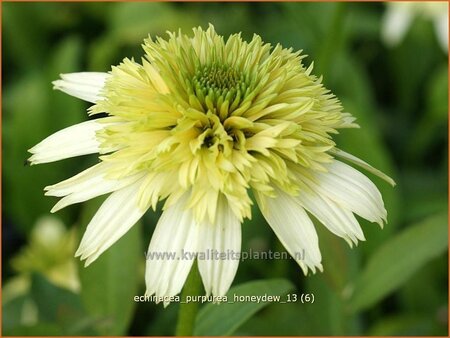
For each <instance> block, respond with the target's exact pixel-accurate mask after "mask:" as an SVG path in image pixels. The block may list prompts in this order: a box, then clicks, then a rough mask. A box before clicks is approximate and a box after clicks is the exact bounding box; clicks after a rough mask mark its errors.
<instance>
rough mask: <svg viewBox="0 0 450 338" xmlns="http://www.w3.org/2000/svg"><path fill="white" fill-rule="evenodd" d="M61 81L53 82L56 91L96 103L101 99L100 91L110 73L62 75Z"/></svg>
mask: <svg viewBox="0 0 450 338" xmlns="http://www.w3.org/2000/svg"><path fill="white" fill-rule="evenodd" d="M60 76H61V80H56V81H53V85H54V89H58V90H60V91H62V92H64V93H66V94H69V95H72V96H75V97H77V98H79V99H82V100H85V101H88V102H92V103H95V102H96V101H98V100H99V99H101V97H100V91H101V90H102V88H103V86H104V85H105V81H106V79H107V78H108V77H109V76H110V75H109V74H108V73H96V72H82V73H69V74H61V75H60Z"/></svg>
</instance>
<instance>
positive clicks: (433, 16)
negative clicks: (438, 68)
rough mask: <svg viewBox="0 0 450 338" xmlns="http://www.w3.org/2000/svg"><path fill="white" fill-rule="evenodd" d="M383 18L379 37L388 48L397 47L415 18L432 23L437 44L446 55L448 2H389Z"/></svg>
mask: <svg viewBox="0 0 450 338" xmlns="http://www.w3.org/2000/svg"><path fill="white" fill-rule="evenodd" d="M386 6H387V10H386V13H385V15H384V17H383V25H382V29H381V36H382V38H383V41H384V42H385V43H386V44H387V45H389V46H395V45H398V44H399V43H400V42H401V41H402V40H403V38H404V37H405V35H406V34H407V32H408V29H409V27H410V26H411V24H412V23H413V21H414V19H415V18H416V17H422V18H424V19H427V20H430V21H432V22H433V25H434V30H435V32H436V37H437V39H438V42H439V44H440V45H441V48H442V50H443V51H444V52H446V53H448V2H445V1H441V2H439V1H427V2H425V1H413V2H389V3H387V4H386Z"/></svg>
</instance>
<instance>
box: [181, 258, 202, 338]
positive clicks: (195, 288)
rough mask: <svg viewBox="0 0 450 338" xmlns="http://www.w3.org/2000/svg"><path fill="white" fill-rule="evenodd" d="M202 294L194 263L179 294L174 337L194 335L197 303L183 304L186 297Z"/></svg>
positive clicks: (195, 263) (198, 275)
mask: <svg viewBox="0 0 450 338" xmlns="http://www.w3.org/2000/svg"><path fill="white" fill-rule="evenodd" d="M201 292H202V283H201V279H200V274H199V272H198V268H197V262H194V264H193V265H192V268H191V272H190V273H189V276H188V278H187V280H186V283H185V284H184V288H183V292H182V293H181V303H180V309H179V311H178V321H177V326H176V329H175V335H176V336H192V335H193V333H194V325H195V318H196V317H197V312H198V304H199V303H198V302H190V303H185V301H186V296H200V295H201Z"/></svg>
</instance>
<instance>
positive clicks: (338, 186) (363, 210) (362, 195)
mask: <svg viewBox="0 0 450 338" xmlns="http://www.w3.org/2000/svg"><path fill="white" fill-rule="evenodd" d="M325 167H326V168H327V170H328V172H325V173H320V172H317V173H315V177H316V179H317V180H316V187H317V189H318V190H320V194H322V195H325V196H328V198H329V199H331V200H333V201H334V202H336V203H337V204H338V205H340V206H342V207H344V208H346V209H349V210H351V211H352V212H354V213H356V214H358V215H359V216H361V217H363V218H365V219H367V220H368V221H370V222H377V223H378V224H380V226H383V221H386V216H387V212H386V209H385V208H384V203H383V199H382V197H381V194H380V192H379V191H378V189H377V187H376V186H375V184H373V183H372V181H371V180H369V179H368V178H367V177H366V176H364V175H363V174H362V173H361V172H359V171H358V170H356V169H354V168H352V167H350V166H349V165H347V164H345V163H342V162H340V161H333V162H332V163H330V164H327V165H325ZM303 179H304V180H306V178H303Z"/></svg>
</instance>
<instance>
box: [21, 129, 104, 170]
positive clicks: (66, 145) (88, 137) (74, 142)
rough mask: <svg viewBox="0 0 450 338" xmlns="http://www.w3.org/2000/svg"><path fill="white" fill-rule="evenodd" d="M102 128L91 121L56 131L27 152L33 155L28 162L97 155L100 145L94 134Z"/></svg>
mask: <svg viewBox="0 0 450 338" xmlns="http://www.w3.org/2000/svg"><path fill="white" fill-rule="evenodd" d="M104 127H105V124H103V123H99V122H97V120H91V121H86V122H82V123H79V124H75V125H73V126H70V127H68V128H65V129H62V130H60V131H57V132H56V133H54V134H52V135H50V136H49V137H47V138H46V139H44V140H43V141H41V142H40V143H38V144H37V145H35V146H34V147H33V148H31V149H30V150H28V151H29V152H30V153H32V154H33V155H32V156H31V157H30V158H29V161H30V163H31V164H39V163H48V162H54V161H59V160H63V159H66V158H70V157H75V156H81V155H87V154H93V153H98V152H99V145H100V143H99V141H98V140H97V139H96V137H95V133H96V132H97V130H100V129H102V128H104Z"/></svg>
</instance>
